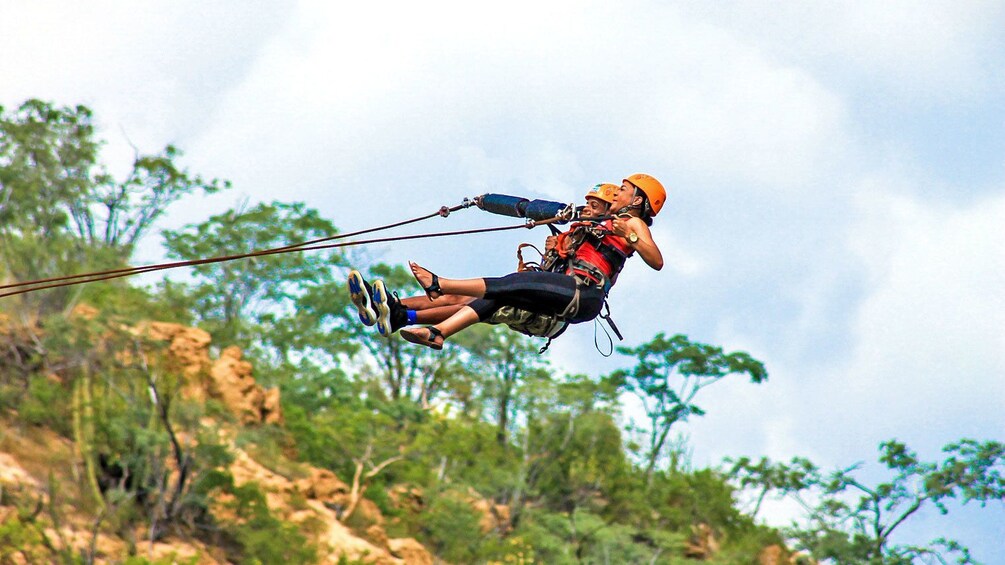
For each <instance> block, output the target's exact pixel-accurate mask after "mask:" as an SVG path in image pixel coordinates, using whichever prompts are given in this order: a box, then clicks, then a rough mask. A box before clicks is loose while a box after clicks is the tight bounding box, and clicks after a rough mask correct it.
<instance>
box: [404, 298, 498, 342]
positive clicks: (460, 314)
mask: <svg viewBox="0 0 1005 565" xmlns="http://www.w3.org/2000/svg"><path fill="white" fill-rule="evenodd" d="M426 312H429V310H426ZM477 323H478V313H477V312H475V310H474V309H473V308H471V307H470V306H467V305H465V306H461V307H460V309H459V310H458V311H457V312H454V313H453V314H452V315H451V316H450V317H449V318H447V319H446V320H444V321H442V322H440V323H438V324H436V325H433V326H429V327H426V328H416V329H414V330H413V329H402V330H401V331H400V332H398V333H399V334H400V335H401V337H403V338H404V339H405V341H410V342H412V343H417V344H419V345H424V346H426V347H429V348H432V349H442V348H443V342H444V341H445V340H446V338H448V337H450V336H452V335H454V334H455V333H457V332H459V331H461V330H463V329H464V328H467V327H469V326H472V325H474V324H477Z"/></svg>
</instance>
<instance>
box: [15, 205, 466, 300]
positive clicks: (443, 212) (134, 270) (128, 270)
mask: <svg viewBox="0 0 1005 565" xmlns="http://www.w3.org/2000/svg"><path fill="white" fill-rule="evenodd" d="M473 204H474V202H472V201H471V200H468V199H467V198H465V199H464V201H463V202H462V203H461V204H459V205H457V206H454V207H452V208H448V207H446V206H442V207H441V208H440V209H439V210H438V211H436V212H433V213H432V214H427V215H425V216H419V217H416V218H412V219H409V220H402V221H400V222H395V223H392V224H386V225H383V226H377V227H375V228H367V229H365V230H359V231H354V232H349V233H342V234H338V235H332V236H328V237H322V238H318V239H312V240H310V241H303V242H300V243H293V244H290V245H285V246H283V247H276V248H272V249H265V250H262V251H253V252H250V253H242V254H239V255H230V256H227V257H228V258H229V259H224V260H232V259H242V258H245V257H253V256H255V255H259V254H266V253H267V252H278V251H284V250H292V249H295V248H298V247H305V246H308V245H314V244H317V243H323V242H325V241H333V240H336V239H345V238H347V237H355V236H358V235H363V234H367V233H373V232H377V231H382V230H388V229H392V228H397V227H401V226H404V225H408V224H413V223H416V222H420V221H422V220H428V219H429V218H432V217H434V216H442V217H444V218H446V217H447V216H449V215H450V213H451V212H456V211H458V210H461V209H464V208H469V207H471V206H472V205H473ZM194 261H198V259H197V260H194ZM188 264H190V261H178V262H175V263H161V264H154V265H145V266H142V267H124V268H121V269H111V270H107V271H95V272H91V273H81V274H77V275H64V276H60V277H50V278H47V279H36V280H31V281H24V282H16V283H10V284H4V285H0V290H5V289H9V288H19V287H25V286H35V285H40V284H44V283H53V282H59V281H67V280H73V279H88V280H86V281H82V282H90V281H91V280H105V279H91V278H90V277H95V276H99V275H113V274H120V273H122V274H123V276H128V275H131V274H142V273H146V272H149V271H152V270H160V269H162V268H166V269H170V268H174V267H184V266H187V265H188ZM110 278H116V277H110ZM66 286H68V285H66ZM39 288H55V287H49V286H46V287H39ZM4 296H11V295H10V294H0V298H2V297H4Z"/></svg>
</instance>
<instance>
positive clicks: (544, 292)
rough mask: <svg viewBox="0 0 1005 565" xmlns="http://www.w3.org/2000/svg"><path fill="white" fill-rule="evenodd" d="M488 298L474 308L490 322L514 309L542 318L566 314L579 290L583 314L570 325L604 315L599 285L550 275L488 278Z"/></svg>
mask: <svg viewBox="0 0 1005 565" xmlns="http://www.w3.org/2000/svg"><path fill="white" fill-rule="evenodd" d="M484 280H485V297H484V298H477V299H475V300H474V301H473V302H471V304H470V306H471V308H473V309H474V311H475V312H477V313H478V319H479V320H481V321H485V320H487V319H488V318H489V317H491V316H492V314H493V313H495V311H496V310H498V309H499V308H500V307H501V306H513V307H515V308H521V309H523V310H527V311H530V312H536V313H538V314H554V315H558V314H562V313H563V312H565V309H566V308H568V307H569V303H570V302H572V299H573V298H574V297H575V296H576V286H577V285H578V286H579V310H578V311H577V312H576V313H575V315H573V316H571V317H569V318H568V321H569V322H571V323H573V324H576V323H579V322H588V321H590V320H592V319H594V318H596V317H597V315H599V314H600V310H601V308H603V306H604V291H603V290H602V289H601V288H600V287H599V286H596V285H587V284H583V283H580V282H577V281H576V279H575V278H573V277H571V276H569V275H563V274H559V273H552V272H548V271H522V272H519V273H512V274H509V275H506V276H505V277H499V278H485V279H484Z"/></svg>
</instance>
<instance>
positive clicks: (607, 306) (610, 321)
mask: <svg viewBox="0 0 1005 565" xmlns="http://www.w3.org/2000/svg"><path fill="white" fill-rule="evenodd" d="M604 312H606V314H605V313H604ZM600 317H601V318H603V320H604V321H605V322H607V325H609V326H611V329H612V330H614V335H616V336H618V340H619V341H625V336H623V335H621V332H620V331H619V330H618V325H617V324H615V323H614V319H613V318H611V306H610V304H608V303H607V299H606V298H605V299H604V309H603V310H601V312H600Z"/></svg>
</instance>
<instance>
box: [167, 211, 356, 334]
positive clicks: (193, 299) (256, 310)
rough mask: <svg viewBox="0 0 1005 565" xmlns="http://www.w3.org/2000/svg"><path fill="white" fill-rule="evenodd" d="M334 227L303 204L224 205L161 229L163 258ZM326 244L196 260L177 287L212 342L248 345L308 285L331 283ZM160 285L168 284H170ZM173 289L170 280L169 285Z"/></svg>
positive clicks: (231, 250) (333, 259)
mask: <svg viewBox="0 0 1005 565" xmlns="http://www.w3.org/2000/svg"><path fill="white" fill-rule="evenodd" d="M335 233H336V229H335V226H333V225H332V224H331V222H330V221H328V220H326V219H324V218H322V217H321V216H320V215H319V214H318V212H317V211H316V210H314V209H311V208H308V207H307V206H306V205H304V204H303V203H282V202H272V203H270V204H264V203H262V204H258V205H256V206H254V207H252V208H251V209H250V210H228V211H226V212H224V213H223V214H219V215H216V216H213V217H211V218H210V219H208V220H207V221H205V222H203V223H201V224H198V225H190V226H187V227H186V228H184V229H182V230H177V231H172V230H168V231H165V232H164V240H165V247H166V248H167V250H168V255H169V256H170V257H173V258H176V259H182V260H194V259H202V258H205V257H213V256H218V255H236V254H243V253H249V252H252V251H257V250H264V249H270V248H277V247H284V246H289V245H294V244H297V243H301V242H304V241H308V240H312V239H317V238H321V237H327V236H331V235H334V234H335ZM343 264H344V259H343V256H342V254H340V253H338V252H337V251H334V250H324V251H309V252H293V253H281V254H275V255H267V256H261V257H253V258H248V259H242V260H238V261H225V262H219V263H210V264H205V265H197V266H195V267H193V268H192V273H193V274H194V277H193V278H194V279H195V282H193V283H188V284H186V285H182V287H181V288H182V289H184V290H185V291H186V292H184V293H180V294H182V296H184V295H185V294H187V297H188V300H189V301H190V304H188V306H190V307H191V308H192V310H194V311H195V312H196V315H197V318H198V320H199V321H200V323H201V324H202V325H203V326H204V327H205V329H206V330H207V331H209V332H210V333H212V334H213V336H214V338H215V339H216V341H217V342H221V343H237V344H239V345H241V346H243V347H245V348H246V349H247V348H250V347H249V346H251V345H252V344H255V343H257V342H258V341H259V340H258V339H257V338H258V336H259V335H260V334H261V332H260V328H261V326H262V325H263V324H266V323H270V324H272V325H276V324H277V322H276V320H277V319H279V318H285V317H289V316H291V315H293V314H294V313H295V311H296V308H295V305H296V302H297V299H298V298H300V297H302V296H303V295H304V294H305V293H306V292H307V291H308V289H309V288H310V287H311V286H312V285H319V284H325V283H331V281H333V280H334V273H333V266H339V265H343ZM165 289H166V290H172V289H171V287H170V286H168V287H165ZM173 292H175V294H176V295H177V294H179V293H177V286H176V287H175V288H174V289H173Z"/></svg>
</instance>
